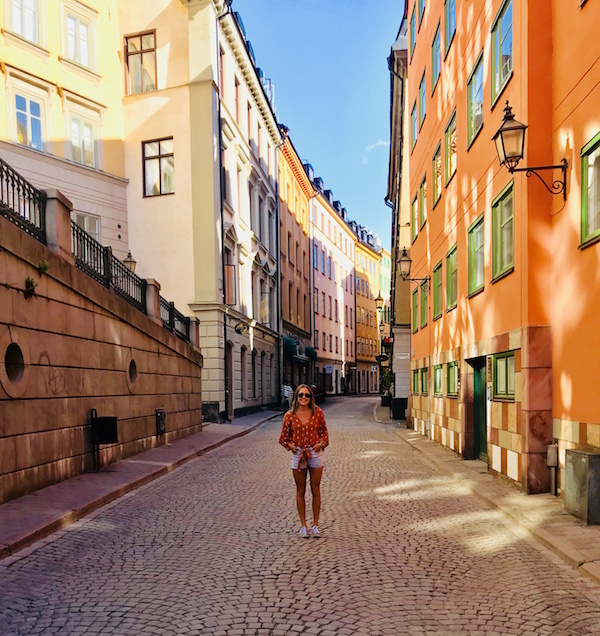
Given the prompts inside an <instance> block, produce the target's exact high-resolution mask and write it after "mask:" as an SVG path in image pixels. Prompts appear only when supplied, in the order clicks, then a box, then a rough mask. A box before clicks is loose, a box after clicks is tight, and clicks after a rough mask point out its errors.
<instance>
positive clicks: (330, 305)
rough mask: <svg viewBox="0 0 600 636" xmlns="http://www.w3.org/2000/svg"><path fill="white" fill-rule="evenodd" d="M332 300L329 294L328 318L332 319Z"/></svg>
mask: <svg viewBox="0 0 600 636" xmlns="http://www.w3.org/2000/svg"><path fill="white" fill-rule="evenodd" d="M332 300H333V299H332V298H331V296H329V320H331V319H332V314H333V312H332V306H333V303H332Z"/></svg>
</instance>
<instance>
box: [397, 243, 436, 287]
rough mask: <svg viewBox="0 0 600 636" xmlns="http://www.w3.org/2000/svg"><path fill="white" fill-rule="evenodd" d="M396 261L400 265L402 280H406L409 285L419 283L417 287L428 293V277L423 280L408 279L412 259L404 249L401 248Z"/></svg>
mask: <svg viewBox="0 0 600 636" xmlns="http://www.w3.org/2000/svg"><path fill="white" fill-rule="evenodd" d="M398 260H399V263H400V276H401V278H402V280H408V281H410V282H411V283H419V285H420V286H421V287H423V288H424V289H425V291H429V281H430V280H431V278H430V277H429V276H425V278H411V277H410V268H411V267H412V259H411V258H410V256H409V255H408V253H407V251H406V248H405V247H403V248H402V256H401V257H400V258H399V259H398Z"/></svg>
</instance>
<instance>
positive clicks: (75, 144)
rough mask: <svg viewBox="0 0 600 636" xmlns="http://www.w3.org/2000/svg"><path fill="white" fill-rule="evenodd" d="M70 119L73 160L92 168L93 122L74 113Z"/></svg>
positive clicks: (94, 138) (93, 163)
mask: <svg viewBox="0 0 600 636" xmlns="http://www.w3.org/2000/svg"><path fill="white" fill-rule="evenodd" d="M70 119H71V149H72V153H73V155H72V158H73V161H75V162H76V163H81V164H83V165H84V166H90V167H92V168H93V167H95V166H96V153H95V144H96V135H95V130H94V124H93V123H92V122H91V121H89V120H87V119H85V118H83V117H81V116H80V115H76V114H72V115H71V117H70Z"/></svg>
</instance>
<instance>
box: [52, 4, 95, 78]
mask: <svg viewBox="0 0 600 636" xmlns="http://www.w3.org/2000/svg"><path fill="white" fill-rule="evenodd" d="M69 15H72V16H74V17H75V18H77V20H78V21H80V22H85V23H86V24H88V25H89V28H88V61H89V64H87V65H86V64H82V62H81V61H80V59H79V60H77V59H74V58H71V57H69V53H68V35H67V33H68V31H67V16H69ZM60 18H61V20H60V21H61V41H62V59H63V60H64V61H66V62H69V63H70V64H75V65H76V66H78V67H80V68H82V69H86V70H88V71H92V72H93V73H95V72H96V70H97V68H98V60H97V41H98V36H97V28H98V14H97V12H96V11H94V10H93V9H90V8H89V7H87V6H85V5H84V4H81V3H80V2H77V0H63V1H62V4H61V16H60Z"/></svg>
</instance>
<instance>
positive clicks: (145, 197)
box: [80, 164, 175, 199]
mask: <svg viewBox="0 0 600 636" xmlns="http://www.w3.org/2000/svg"><path fill="white" fill-rule="evenodd" d="M80 165H81V164H80ZM172 194H175V193H174V192H159V193H158V194H144V196H143V198H144V199H155V198H156V197H168V196H171V195H172Z"/></svg>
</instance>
